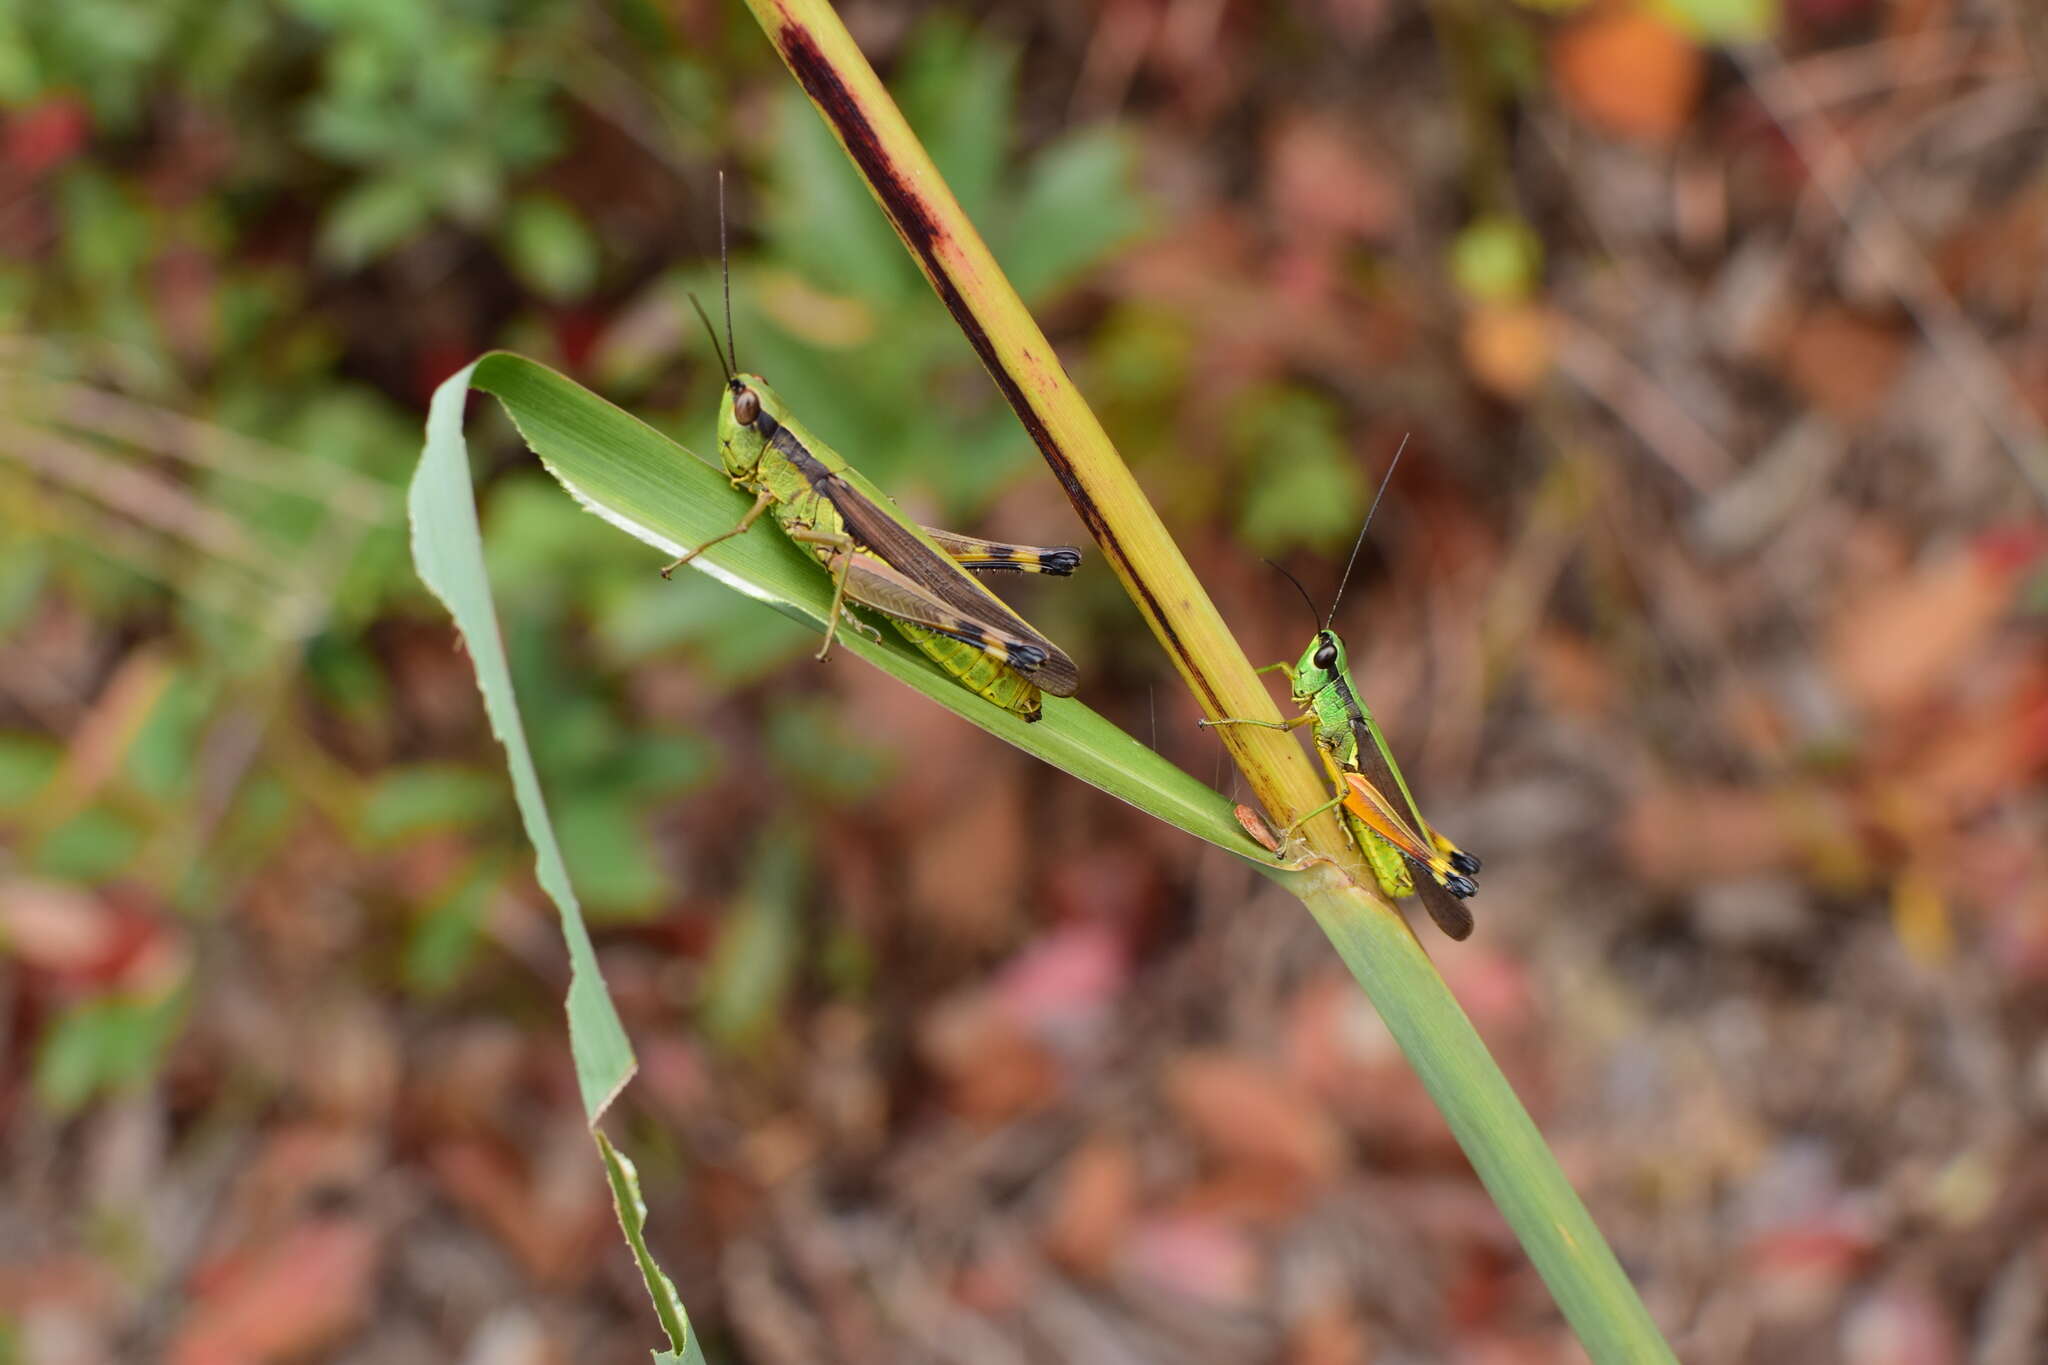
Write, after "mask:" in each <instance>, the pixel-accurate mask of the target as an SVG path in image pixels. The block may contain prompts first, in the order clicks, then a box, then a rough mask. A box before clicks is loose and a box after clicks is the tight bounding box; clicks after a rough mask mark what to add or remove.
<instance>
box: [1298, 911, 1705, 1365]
mask: <svg viewBox="0 0 2048 1365" xmlns="http://www.w3.org/2000/svg"><path fill="white" fill-rule="evenodd" d="M1304 888H1307V889H1306V891H1305V892H1304V894H1303V895H1302V903H1303V904H1305V905H1306V906H1307V907H1308V908H1309V911H1310V913H1312V914H1313V915H1314V916H1315V918H1316V923H1317V924H1318V925H1320V926H1321V928H1322V930H1323V933H1324V934H1325V935H1327V936H1328V937H1329V940H1330V943H1331V945H1332V946H1334V947H1335V948H1336V949H1337V955H1338V956H1339V957H1341V958H1343V959H1344V965H1345V966H1346V967H1348V968H1349V969H1350V971H1351V975H1352V976H1353V977H1354V978H1356V979H1357V981H1358V984H1359V986H1360V987H1361V988H1362V989H1363V990H1364V991H1365V993H1366V995H1367V996H1368V997H1370V998H1371V1000H1372V1002H1373V1005H1374V1007H1375V1008H1377V1009H1378V1010H1379V1013H1380V1017H1381V1018H1382V1019H1384V1020H1385V1021H1386V1024H1387V1029H1388V1031H1389V1032H1390V1033H1392V1034H1393V1035H1394V1041H1395V1042H1397V1043H1398V1044H1400V1047H1401V1051H1402V1053H1403V1054H1404V1055H1405V1056H1406V1057H1407V1058H1408V1062H1409V1064H1410V1065H1411V1066H1413V1067H1414V1068H1415V1072H1416V1075H1418V1076H1419V1077H1421V1079H1422V1084H1423V1087H1424V1088H1425V1089H1426V1090H1428V1091H1429V1096H1430V1098H1431V1099H1432V1100H1434V1101H1435V1102H1436V1106H1437V1108H1438V1110H1440V1111H1441V1112H1442V1114H1443V1116H1444V1122H1445V1123H1447V1124H1448V1125H1449V1126H1450V1129H1451V1132H1452V1134H1453V1135H1454V1136H1456V1138H1457V1139H1458V1145H1459V1146H1460V1147H1462V1148H1464V1150H1465V1155H1466V1156H1467V1157H1468V1158H1470V1159H1471V1162H1472V1169H1473V1170H1474V1171H1476V1172H1478V1175H1479V1179H1480V1181H1481V1183H1483V1184H1484V1185H1485V1186H1486V1192H1487V1193H1488V1194H1489V1195H1491V1196H1493V1202H1494V1203H1495V1204H1496V1205H1498V1206H1499V1208H1500V1211H1501V1213H1502V1215H1503V1216H1505V1217H1506V1218H1507V1220H1508V1224H1509V1226H1510V1227H1512V1228H1514V1230H1515V1236H1516V1238H1517V1239H1518V1240H1519V1241H1520V1242H1521V1243H1522V1247H1523V1249H1524V1250H1525V1251H1527V1252H1528V1253H1529V1260H1530V1262H1531V1263H1532V1264H1533V1265H1534V1266H1535V1267H1536V1273H1537V1274H1539V1275H1541V1276H1542V1277H1543V1282H1544V1284H1546V1285H1547V1286H1549V1288H1550V1292H1551V1294H1552V1296H1553V1297H1555V1298H1556V1300H1557V1306H1558V1307H1559V1308H1560V1309H1561V1310H1563V1312H1564V1316H1565V1320H1566V1321H1567V1322H1569V1323H1571V1325H1572V1330H1573V1331H1574V1332H1576V1333H1577V1334H1578V1338H1579V1341H1580V1342H1581V1343H1582V1344H1583V1345H1584V1346H1585V1348H1586V1354H1587V1355H1589V1356H1591V1357H1592V1358H1593V1359H1594V1360H1596V1361H1601V1362H1603V1363H1604V1362H1630V1365H1634V1362H1651V1361H1670V1360H1671V1359H1672V1358H1673V1357H1672V1354H1671V1348H1670V1347H1669V1346H1668V1345H1666V1344H1665V1342H1664V1338H1663V1336H1662V1335H1661V1334H1659V1332H1658V1330H1657V1324H1656V1323H1655V1322H1654V1321H1653V1320H1652V1319H1651V1317H1650V1314H1649V1311H1648V1310H1647V1309H1646V1308H1645V1307H1644V1306H1643V1301H1642V1299H1641V1298H1640V1297H1639V1296H1638V1295H1637V1294H1636V1292H1635V1288H1634V1286H1632V1285H1631V1284H1630V1283H1629V1280H1628V1276H1627V1274H1625V1273H1624V1272H1623V1270H1622V1268H1621V1265H1620V1263H1619V1262H1618V1261H1616V1260H1615V1258H1614V1252H1613V1251H1612V1250H1610V1249H1609V1247H1608V1245H1607V1242H1606V1239H1604V1238H1603V1237H1602V1236H1601V1235H1600V1229H1599V1228H1598V1227H1597V1226H1595V1225H1594V1222H1593V1219H1592V1216H1591V1215H1590V1214H1588V1213H1587V1212H1586V1206H1585V1204H1584V1203H1582V1202H1581V1201H1580V1199H1579V1196H1578V1193H1577V1192H1576V1191H1574V1190H1573V1189H1572V1187H1571V1182H1569V1181H1567V1180H1566V1179H1565V1178H1564V1172H1563V1171H1562V1170H1560V1169H1559V1168H1558V1165H1557V1161H1556V1159H1555V1158H1554V1157H1552V1156H1551V1154H1550V1149H1549V1147H1548V1146H1546V1145H1545V1143H1544V1141H1543V1134H1542V1132H1541V1131H1539V1130H1538V1129H1537V1127H1536V1124H1535V1122H1534V1121H1533V1120H1532V1119H1530V1117H1529V1115H1528V1113H1527V1111H1525V1110H1524V1109H1523V1108H1522V1104H1521V1101H1520V1100H1518V1099H1516V1098H1515V1092H1514V1089H1513V1088H1512V1087H1511V1086H1510V1085H1509V1084H1508V1081H1507V1077H1505V1076H1503V1075H1502V1074H1501V1070H1500V1067H1499V1066H1498V1065H1496V1064H1495V1062H1494V1060H1493V1057H1492V1056H1491V1055H1490V1054H1489V1053H1488V1052H1487V1050H1486V1044H1485V1043H1483V1042H1482V1041H1480V1038H1479V1035H1478V1033H1477V1032H1476V1031H1474V1029H1473V1027H1472V1021H1471V1020H1469V1019H1467V1018H1466V1017H1465V1012H1464V1010H1462V1009H1460V1008H1459V1006H1458V1002H1457V1000H1456V998H1455V997H1453V996H1452V995H1451V992H1450V988H1449V987H1448V986H1446V985H1445V984H1444V979H1443V978H1442V977H1441V976H1439V975H1438V974H1437V971H1436V968H1435V967H1434V966H1433V965H1432V964H1431V963H1430V961H1429V957H1428V954H1426V953H1425V952H1424V951H1423V948H1422V945H1421V944H1420V943H1419V942H1417V941H1416V938H1415V935H1414V934H1412V933H1410V932H1409V930H1408V928H1407V926H1406V925H1404V924H1402V923H1401V922H1400V921H1399V920H1397V919H1395V918H1393V917H1392V916H1390V915H1388V914H1386V913H1385V912H1384V911H1383V910H1382V909H1380V907H1379V906H1378V905H1377V904H1376V903H1374V902H1373V901H1372V900H1370V899H1368V898H1367V897H1366V896H1365V895H1364V894H1363V893H1362V892H1360V891H1359V890H1358V888H1356V887H1353V886H1349V885H1347V884H1345V883H1344V881H1343V879H1342V878H1341V877H1336V876H1321V875H1312V876H1310V877H1305V878H1303V879H1302V880H1301V881H1300V882H1298V883H1296V887H1295V889H1296V890H1297V891H1302V890H1303V889H1304Z"/></svg>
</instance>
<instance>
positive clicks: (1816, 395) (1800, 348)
mask: <svg viewBox="0 0 2048 1365" xmlns="http://www.w3.org/2000/svg"><path fill="white" fill-rule="evenodd" d="M1911 345H1912V342H1911V340H1910V338H1909V337H1908V336H1907V334H1906V333H1905V331H1904V330H1903V329H1901V328H1898V327H1894V326H1890V325H1888V324H1885V323H1882V322H1873V321H1871V320H1870V319H1868V318H1863V317H1859V316H1857V315H1856V314H1854V313H1851V312H1849V311H1848V310H1846V309H1842V308H1827V307H1823V308H1816V309H1814V310H1813V311H1812V312H1810V313H1808V314H1807V315H1806V316H1805V317H1804V318H1802V319H1800V321H1799V323H1798V325H1797V327H1796V328H1795V329H1794V331H1793V333H1792V336H1791V339H1790V340H1789V342H1788V343H1787V347H1786V352H1785V372H1786V377H1787V378H1788V379H1789V380H1790V381H1791V384H1792V387H1793V388H1795V389H1797V390H1798V391H1799V393H1800V395H1801V396H1802V397H1804V398H1805V399H1806V401H1807V402H1809V403H1811V404H1812V405H1813V406H1815V407H1817V408H1819V409H1820V410H1821V411H1822V412H1825V413H1827V414H1828V415H1829V416H1830V417H1833V418H1835V419H1836V420H1837V421H1840V422H1842V423H1844V424H1845V425H1855V424H1857V423H1860V422H1866V421H1868V420H1870V419H1871V418H1872V417H1875V416H1876V415H1877V414H1878V411H1879V410H1880V409H1881V408H1882V407H1883V406H1884V405H1885V403H1886V402H1887V401H1888V400H1889V399H1890V398H1891V396H1892V394H1893V393H1894V392H1896V391H1897V381H1898V376H1899V371H1900V370H1901V369H1902V368H1903V367H1904V366H1905V363H1906V356H1907V352H1908V350H1909V348H1910V347H1911Z"/></svg>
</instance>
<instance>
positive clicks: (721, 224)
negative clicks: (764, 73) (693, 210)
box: [718, 170, 1399, 458]
mask: <svg viewBox="0 0 2048 1365" xmlns="http://www.w3.org/2000/svg"><path fill="white" fill-rule="evenodd" d="M718 273H719V275H720V276H721V277H722V278H723V279H724V281H725V349H726V353H727V354H728V355H730V356H731V357H732V365H731V367H730V368H729V369H728V370H727V371H726V377H727V378H728V379H730V378H731V377H732V376H733V375H734V374H735V373H736V372H737V371H738V370H739V367H740V348H739V347H738V346H736V345H734V344H733V339H732V253H731V252H730V251H729V250H727V248H726V244H725V172H724V171H723V170H721V171H719V173H718ZM1396 458H1399V457H1398V456H1397V457H1396Z"/></svg>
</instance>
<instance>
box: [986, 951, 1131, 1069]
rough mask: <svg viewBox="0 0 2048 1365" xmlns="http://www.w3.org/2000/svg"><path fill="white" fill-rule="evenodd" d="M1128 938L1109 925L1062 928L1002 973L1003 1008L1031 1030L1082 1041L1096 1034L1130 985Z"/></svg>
mask: <svg viewBox="0 0 2048 1365" xmlns="http://www.w3.org/2000/svg"><path fill="white" fill-rule="evenodd" d="M1128 975H1129V974H1128V972H1127V971H1126V969H1125V962H1124V945H1123V940H1122V939H1121V938H1120V937H1119V936H1118V935H1117V934H1116V932H1115V931H1114V930H1113V929H1111V928H1110V927H1109V926H1107V925H1105V924H1100V923H1083V924H1074V925H1069V926H1067V927H1066V928H1063V929H1056V930H1054V931H1053V932H1052V933H1050V934H1047V935H1046V936H1045V937H1043V938H1041V939H1040V940H1039V941H1038V942H1037V943H1035V944H1033V945H1032V946H1031V947H1030V948H1028V949H1026V950H1025V951H1024V952H1023V953H1021V954H1019V955H1018V956H1017V957H1016V958H1014V959H1013V960H1012V961H1011V962H1010V963H1009V964H1008V965H1007V966H1005V967H1004V968H1003V970H1002V972H1001V973H1000V974H999V975H998V976H997V977H996V979H995V982H994V990H995V994H996V998H997V1000H998V1001H999V1002H1000V1003H1001V1005H1002V1007H1003V1008H1004V1009H1005V1010H1007V1011H1009V1013H1010V1016H1011V1017H1012V1018H1014V1019H1015V1020H1016V1021H1017V1022H1018V1023H1020V1024H1022V1025H1023V1026H1024V1027H1025V1028H1027V1029H1029V1030H1030V1031H1031V1033H1032V1034H1033V1035H1034V1036H1036V1037H1040V1038H1050V1039H1052V1040H1054V1041H1079V1039H1078V1038H1077V1037H1076V1035H1087V1034H1092V1033H1094V1032H1095V1026H1096V1025H1098V1024H1099V1023H1100V1022H1101V1020H1102V1019H1103V1017H1104V1016H1105V1015H1106V1014H1107V1013H1108V1010H1109V1005H1110V1002H1111V1001H1112V1000H1114V999H1115V998H1116V997H1117V996H1118V995H1119V994H1120V993H1121V992H1122V991H1123V988H1124V984H1125V981H1126V980H1127V978H1128Z"/></svg>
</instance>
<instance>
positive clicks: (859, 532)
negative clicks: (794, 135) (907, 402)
mask: <svg viewBox="0 0 2048 1365" xmlns="http://www.w3.org/2000/svg"><path fill="white" fill-rule="evenodd" d="M719 216H720V238H721V252H720V254H721V256H722V255H723V246H722V239H723V237H724V227H723V219H724V206H723V196H722V195H721V203H720V214H719ZM692 302H694V300H692ZM697 312H698V316H699V317H702V318H703V319H704V326H705V329H706V330H707V331H709V332H710V333H711V345H712V349H713V350H715V351H717V352H718V360H719V364H720V366H721V367H722V368H723V369H724V371H725V376H726V379H725V394H724V396H723V397H722V398H721V399H720V401H719V406H718V450H719V456H720V459H721V460H722V461H723V463H724V465H725V472H726V476H727V477H728V478H729V479H731V481H732V484H733V486H734V487H735V488H744V489H746V490H747V491H749V492H751V493H752V494H753V495H754V505H753V506H752V507H750V508H748V509H747V512H746V514H745V515H744V516H742V517H741V518H740V520H739V523H738V524H737V525H735V526H734V527H733V528H732V529H731V530H730V531H727V532H725V533H723V534H722V535H716V536H713V537H712V538H711V539H710V540H707V541H705V542H704V543H703V544H702V545H699V546H697V547H696V548H694V549H692V550H689V551H687V552H685V553H684V554H683V555H682V556H681V557H680V558H678V559H676V560H675V561H674V562H673V563H671V564H669V565H667V566H666V567H665V568H663V569H662V571H661V572H662V576H663V577H664V578H666V577H667V576H668V575H670V574H671V573H674V572H675V570H676V569H678V568H680V567H681V566H682V565H684V564H687V563H689V562H690V561H691V560H692V559H695V558H696V557H697V556H698V555H700V554H702V553H703V552H704V551H706V550H708V549H710V548H711V547H712V546H713V545H716V544H718V543H719V542H720V541H722V540H730V539H731V538H732V537H734V536H737V535H742V534H744V533H745V532H746V531H747V530H748V529H749V528H750V527H752V526H753V524H754V523H755V522H756V521H758V520H760V519H761V517H762V515H763V514H769V515H772V516H773V517H774V519H775V522H776V524H777V525H778V526H780V527H781V528H782V530H783V533H784V534H785V535H787V536H788V537H789V538H790V539H791V540H793V541H795V542H797V543H798V544H799V545H803V546H805V547H806V548H808V549H809V550H810V551H811V553H812V554H813V555H815V556H816V557H817V560H818V562H819V563H820V564H821V565H823V566H824V568H825V570H826V571H827V572H828V573H830V574H831V575H832V607H831V611H830V613H829V614H828V615H827V617H826V620H825V643H824V647H823V648H821V649H820V650H819V651H818V658H820V659H823V658H824V657H825V656H826V654H827V653H829V652H830V651H831V648H832V640H833V636H834V634H835V633H836V632H837V630H838V628H839V625H840V622H841V621H842V620H846V621H849V622H851V623H852V625H853V627H854V628H855V629H857V630H859V631H861V632H862V633H864V634H866V635H869V636H871V637H873V638H876V639H879V638H880V635H879V634H878V633H877V632H876V631H875V630H874V628H873V627H871V626H869V625H867V624H865V623H864V622H862V621H860V620H859V619H858V618H855V617H851V616H847V615H846V604H847V603H848V602H853V603H856V604H858V605H860V606H863V607H868V608H871V609H872V610H874V611H877V612H879V613H881V614H882V615H883V616H885V617H887V618H889V621H890V624H892V625H893V626H894V627H895V628H896V629H897V630H898V631H900V632H901V633H902V634H903V636H904V637H905V638H906V639H908V640H909V641H910V642H911V643H912V644H914V645H916V646H917V647H918V648H919V649H921V650H923V651H924V653H925V654H926V655H927V656H929V657H930V658H931V660H932V661H933V662H934V663H936V664H938V666H939V667H940V668H942V669H944V670H945V671H946V672H947V673H949V674H950V675H952V676H953V677H955V678H957V679H958V680H959V681H960V682H961V684H962V685H964V686H965V687H967V688H968V689H969V690H970V691H972V692H975V693H976V694H978V695H980V696H983V697H986V698H987V699H988V700H990V701H992V702H994V703H995V704H996V705H998V706H1000V707H1002V708H1003V709H1004V710H1006V711H1010V712H1013V713H1014V714H1016V715H1018V716H1021V717H1022V718H1023V719H1025V720H1027V721H1035V720H1037V719H1038V718H1039V714H1040V700H1039V694H1040V693H1041V692H1050V693H1051V694H1052V695H1054V696H1056V697H1071V696H1072V695H1074V692H1075V690H1076V688H1078V687H1079V685H1080V674H1079V673H1078V672H1077V671H1076V670H1075V668H1074V662H1073V660H1071V659H1069V658H1068V657H1067V656H1066V655H1065V654H1064V653H1062V652H1061V651H1060V649H1059V647H1058V646H1057V645H1055V644H1053V643H1052V642H1051V641H1049V640H1047V639H1046V638H1045V637H1044V636H1043V635H1040V634H1039V633H1038V632H1037V631H1036V630H1034V629H1032V628H1031V626H1030V625H1029V624H1028V623H1027V622H1026V621H1025V620H1024V618H1022V617H1021V616H1019V615H1017V613H1016V612H1014V611H1012V610H1010V608H1009V607H1008V606H1007V605H1006V604H1005V603H1004V602H1003V600H1002V599H1001V598H999V597H997V596H996V595H995V594H994V593H992V592H990V591H989V590H988V589H987V588H984V587H982V586H981V584H979V583H977V582H976V581H975V580H974V579H972V578H970V577H969V576H968V575H967V573H966V572H964V570H969V569H972V570H975V571H977V572H984V573H986V572H1010V573H1020V572H1021V573H1043V574H1055V575H1059V576H1062V577H1064V576H1065V575H1068V574H1071V573H1072V572H1073V571H1074V570H1075V568H1076V567H1078V566H1079V564H1080V562H1081V552H1080V551H1079V550H1076V549H1073V548H1072V547H1070V546H1064V545H1059V546H1050V547H1040V546H1033V545H1006V544H1003V543H1001V542H997V541H988V540H977V539H975V538H974V537H972V536H962V535H955V534H953V533H952V532H949V531H939V530H934V529H931V528H928V527H923V526H919V525H918V524H917V523H915V522H913V521H911V520H910V519H909V518H908V517H906V516H905V515H904V514H903V513H902V511H901V510H899V509H898V508H897V506H896V504H895V503H894V502H893V501H892V500H891V499H890V498H889V497H888V495H887V494H885V493H883V492H882V491H881V490H880V489H879V488H877V487H875V485H874V484H872V483H870V482H869V481H868V480H867V479H866V478H865V477H863V476H862V475H861V473H860V472H859V471H858V470H856V469H854V468H853V467H852V466H851V465H849V464H848V463H847V462H846V461H845V460H844V459H842V458H841V457H840V456H839V454H838V453H837V452H835V451H834V450H833V449H832V448H831V447H830V446H828V445H826V444H825V443H824V442H823V441H820V440H818V439H817V438H816V437H815V436H813V435H812V434H811V433H810V432H809V431H807V430H806V429H805V428H804V426H803V425H802V424H801V423H800V422H798V421H797V420H796V419H795V418H794V417H792V416H791V415H790V412H789V407H788V405H787V404H786V403H784V402H783V401H782V399H781V398H780V397H779V396H777V394H776V393H775V391H774V390H773V389H771V388H769V387H768V385H767V383H766V382H764V381H763V380H762V379H761V377H760V376H758V375H753V374H743V373H738V372H736V371H735V368H734V366H733V364H732V363H731V362H730V361H729V360H728V359H727V355H728V351H729V349H730V347H731V345H732V287H731V282H730V276H729V275H728V277H727V284H726V298H725V326H726V346H727V348H728V350H718V334H717V331H716V330H715V329H713V328H712V326H711V319H710V318H708V317H704V310H703V308H702V307H701V306H700V307H699V308H698V310H697Z"/></svg>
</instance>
